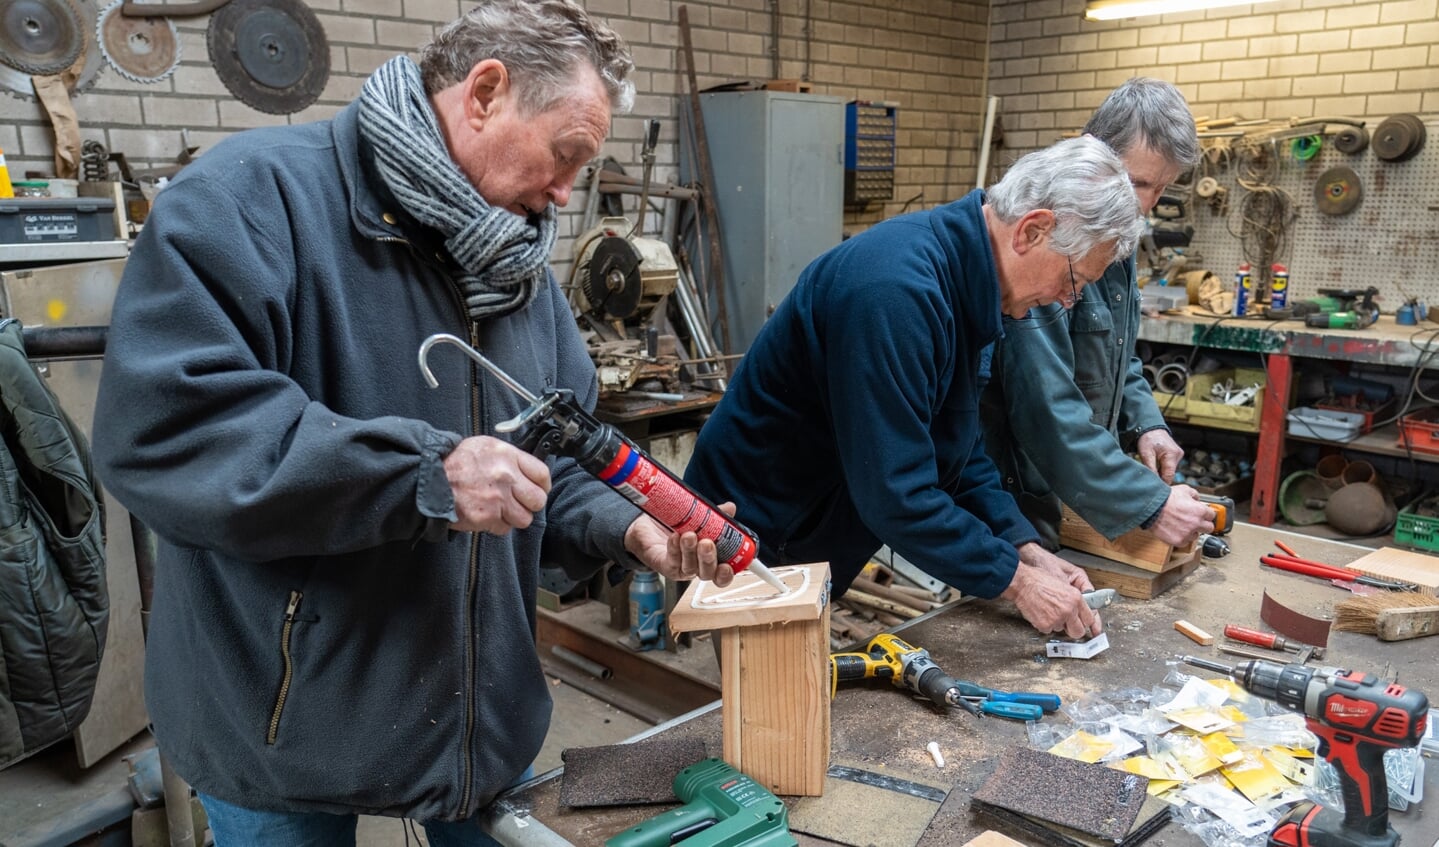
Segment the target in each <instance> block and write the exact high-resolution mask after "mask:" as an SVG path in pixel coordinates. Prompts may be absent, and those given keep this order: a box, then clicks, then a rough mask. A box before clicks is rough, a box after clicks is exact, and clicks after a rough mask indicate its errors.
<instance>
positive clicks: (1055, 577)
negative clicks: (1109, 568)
mask: <svg viewBox="0 0 1439 847" xmlns="http://www.w3.org/2000/svg"><path fill="white" fill-rule="evenodd" d="M999 596H1000V597H1002V598H1004V599H1005V600H1009V601H1011V602H1013V603H1014V605H1015V606H1018V607H1019V613H1020V614H1021V615H1023V616H1024V619H1025V620H1027V621H1029V625H1030V626H1032V627H1034V628H1035V629H1037V630H1039V631H1040V632H1042V633H1044V634H1045V635H1049V634H1051V633H1060V632H1062V633H1064V634H1065V635H1067V636H1069V637H1070V638H1085V637H1087V636H1089V635H1090V634H1091V633H1097V632H1100V631H1102V630H1103V628H1104V626H1103V624H1101V623H1100V622H1099V615H1097V614H1095V612H1094V610H1093V609H1091V608H1089V606H1087V605H1085V603H1084V595H1082V594H1081V593H1080V592H1079V589H1078V588H1075V587H1074V586H1073V585H1071V584H1070V583H1068V582H1066V581H1064V579H1063V578H1062V577H1061V576H1060V575H1059V574H1056V573H1054V572H1053V571H1050V570H1048V569H1045V568H1039V567H1035V566H1034V565H1027V564H1025V563H1024V562H1020V563H1019V567H1018V568H1017V569H1016V570H1015V572H1014V579H1013V580H1011V581H1010V583H1009V587H1008V588H1006V589H1004V593H1003V594H1000V595H999Z"/></svg>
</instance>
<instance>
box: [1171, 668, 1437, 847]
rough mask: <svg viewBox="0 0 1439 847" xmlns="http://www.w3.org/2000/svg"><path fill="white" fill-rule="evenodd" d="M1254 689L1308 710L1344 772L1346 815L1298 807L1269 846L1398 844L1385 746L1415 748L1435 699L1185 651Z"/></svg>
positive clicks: (1375, 682) (1377, 683)
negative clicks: (1231, 662)
mask: <svg viewBox="0 0 1439 847" xmlns="http://www.w3.org/2000/svg"><path fill="white" fill-rule="evenodd" d="M1184 661H1185V662H1187V663H1188V664H1191V665H1194V666H1195V667H1198V668H1205V669H1207V670H1211V671H1215V672H1216V673H1222V674H1224V675H1226V676H1228V677H1229V678H1230V679H1232V680H1234V681H1235V682H1237V683H1239V684H1240V685H1241V686H1243V687H1244V689H1245V690H1246V691H1249V692H1250V693H1252V694H1257V695H1259V696H1260V697H1265V698H1267V699H1270V700H1273V701H1274V702H1276V703H1278V704H1279V705H1281V706H1284V707H1285V708H1287V709H1293V710H1294V711H1296V712H1300V713H1302V714H1303V715H1304V719H1305V724H1306V725H1307V726H1308V727H1309V730H1310V731H1311V732H1313V733H1314V734H1315V735H1316V736H1318V737H1319V755H1321V756H1323V757H1324V758H1325V759H1326V760H1327V761H1328V762H1329V763H1330V764H1332V765H1333V766H1334V769H1335V770H1336V771H1337V772H1338V774H1339V788H1340V792H1341V793H1342V795H1343V797H1344V814H1343V815H1340V814H1339V813H1338V812H1335V811H1334V810H1332V809H1328V808H1325V807H1323V806H1320V805H1317V804H1315V803H1310V802H1304V803H1299V804H1298V805H1296V806H1295V807H1294V808H1292V809H1290V810H1289V812H1287V813H1286V814H1285V815H1284V817H1283V818H1281V819H1280V821H1279V825H1278V826H1276V827H1275V828H1274V830H1273V831H1272V832H1271V833H1270V834H1269V847H1394V845H1397V844H1398V843H1399V834H1398V833H1397V832H1395V831H1394V829H1393V827H1391V826H1390V825H1389V784H1388V781H1387V780H1386V779H1385V777H1384V751H1385V750H1389V749H1391V748H1399V747H1413V746H1415V745H1417V744H1418V743H1419V740H1420V739H1421V738H1422V737H1423V736H1424V725H1425V723H1426V722H1427V721H1428V718H1429V698H1428V697H1425V696H1424V694H1423V692H1420V691H1415V690H1414V689H1411V688H1405V687H1404V686H1402V685H1398V684H1395V683H1386V682H1383V681H1381V680H1380V679H1379V678H1377V677H1374V676H1371V675H1369V674H1366V673H1361V672H1359V671H1348V670H1318V669H1315V668H1311V667H1307V666H1305V665H1280V664H1277V663H1275V662H1262V661H1253V662H1241V663H1239V664H1237V665H1225V664H1221V663H1219V662H1211V661H1208V660H1207V659H1199V658H1195V657H1194V656H1185V657H1184Z"/></svg>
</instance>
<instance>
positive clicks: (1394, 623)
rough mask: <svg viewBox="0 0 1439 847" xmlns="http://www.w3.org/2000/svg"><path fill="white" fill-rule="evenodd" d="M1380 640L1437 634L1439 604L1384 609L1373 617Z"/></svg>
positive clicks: (1403, 639)
mask: <svg viewBox="0 0 1439 847" xmlns="http://www.w3.org/2000/svg"><path fill="white" fill-rule="evenodd" d="M1374 626H1375V628H1376V629H1377V630H1378V633H1379V640H1380V641H1407V640H1409V639H1410V638H1422V637H1424V636H1426V635H1439V606H1418V607H1415V608H1412V609H1385V610H1384V611H1382V612H1380V613H1379V614H1378V615H1376V616H1375V618H1374Z"/></svg>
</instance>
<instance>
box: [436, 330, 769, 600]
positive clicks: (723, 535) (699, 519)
mask: <svg viewBox="0 0 1439 847" xmlns="http://www.w3.org/2000/svg"><path fill="white" fill-rule="evenodd" d="M439 343H446V344H453V345H455V346H456V347H459V348H460V349H461V350H463V351H464V353H465V355H467V356H469V357H470V358H471V359H473V360H475V361H476V362H477V363H479V364H480V365H481V366H482V367H483V368H484V369H485V370H487V371H489V372H490V373H491V374H493V375H494V376H495V377H496V378H498V379H499V380H500V381H501V382H503V383H504V384H505V385H506V386H507V387H508V388H509V389H510V390H511V391H513V392H515V393H516V394H518V395H519V396H520V397H521V398H522V399H523V400H524V401H525V402H526V403H528V404H529V405H528V407H527V408H526V409H525V410H524V411H523V412H521V413H520V414H519V415H516V416H515V417H514V418H513V419H512V420H508V421H504V422H503V423H501V424H499V425H498V426H496V427H495V430H496V431H497V432H501V433H518V441H517V444H518V446H519V447H520V448H521V449H523V450H527V451H529V452H531V453H534V454H535V455H536V456H539V457H540V458H542V459H543V458H544V457H546V456H548V455H550V454H559V455H561V456H569V457H571V458H573V459H574V460H575V461H576V462H577V463H579V466H580V467H582V468H584V469H585V470H586V471H589V472H590V473H591V474H593V475H594V476H595V477H597V478H598V479H600V481H602V482H604V483H605V484H606V485H608V486H610V487H611V488H613V489H614V490H616V491H618V492H619V493H620V494H621V495H623V496H624V498H625V499H626V500H629V501H630V502H631V503H633V504H635V505H636V506H638V507H639V509H640V511H642V512H644V513H645V514H647V515H649V516H650V517H652V518H654V519H655V520H657V521H659V522H660V523H662V524H664V525H665V526H666V527H669V529H670V530H671V531H673V532H677V533H685V532H693V533H694V534H695V535H697V536H699V537H700V538H708V539H709V540H710V541H713V542H714V545H715V551H716V554H717V556H718V558H719V561H720V562H721V563H723V564H726V565H729V566H730V569H731V570H733V571H734V572H735V573H739V572H740V571H743V570H745V569H746V568H748V569H749V570H751V571H753V572H754V575H755V576H757V577H759V578H760V579H762V580H764V581H765V582H767V583H769V584H770V585H771V586H773V587H774V588H775V590H777V591H778V592H779V593H781V594H788V593H789V587H788V586H787V585H785V584H784V582H783V581H781V580H780V578H779V577H777V576H775V575H774V574H773V573H771V572H770V569H769V568H767V567H765V566H764V563H763V562H761V561H759V559H757V558H755V557H756V555H757V554H758V553H759V543H758V542H757V541H756V540H755V536H754V533H752V532H750V531H749V530H747V529H745V528H744V526H742V525H741V524H739V523H738V522H737V521H735V520H734V519H733V518H731V517H729V516H728V515H726V514H725V513H724V512H721V511H720V510H719V509H717V508H715V506H713V505H712V504H710V503H709V502H708V501H706V500H705V499H704V498H703V497H701V496H700V495H699V493H698V492H696V491H695V490H694V489H692V488H690V487H689V486H688V485H685V483H684V482H683V481H682V480H681V479H680V478H679V477H677V476H675V475H674V474H672V473H670V472H669V471H668V470H665V468H664V467H662V466H661V465H659V464H658V463H656V462H655V461H654V460H653V459H651V458H650V457H649V455H648V454H646V453H645V451H644V450H642V449H640V446H639V445H638V444H635V443H634V442H633V441H631V440H629V439H628V438H626V437H625V436H624V435H622V434H620V431H619V430H617V429H615V428H614V427H612V426H610V425H609V424H607V423H604V422H603V421H601V420H599V419H598V418H596V417H595V416H594V415H591V414H590V413H589V412H587V411H585V409H584V407H583V406H581V405H580V404H579V403H578V402H576V400H575V396H574V392H572V391H570V390H568V389H554V388H551V389H547V390H546V391H545V393H544V394H543V395H542V396H536V395H535V394H534V393H533V392H531V391H530V390H529V389H528V388H525V387H524V386H523V385H521V384H520V383H518V382H516V381H515V379H514V377H512V376H510V375H509V374H508V373H505V371H503V370H502V369H501V368H500V367H499V366H498V365H496V364H495V363H494V362H491V361H490V360H489V359H487V358H485V357H484V355H483V354H481V353H480V352H479V351H478V350H476V349H475V348H473V347H471V346H470V345H468V344H466V343H465V342H464V341H462V340H460V339H459V338H457V337H455V336H453V335H449V334H447V333H440V334H437V335H432V336H430V337H429V338H427V339H425V341H424V343H423V344H421V345H420V371H421V373H423V374H424V376H425V381H426V382H427V383H429V385H430V387H431V388H436V387H438V386H439V384H440V383H439V380H437V379H435V376H434V374H433V373H432V372H431V371H430V366H429V363H428V357H429V352H430V349H431V348H433V347H434V346H435V345H436V344H439Z"/></svg>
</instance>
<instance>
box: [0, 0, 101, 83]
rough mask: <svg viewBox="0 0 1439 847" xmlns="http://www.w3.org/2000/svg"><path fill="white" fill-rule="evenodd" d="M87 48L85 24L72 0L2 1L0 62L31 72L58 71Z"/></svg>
mask: <svg viewBox="0 0 1439 847" xmlns="http://www.w3.org/2000/svg"><path fill="white" fill-rule="evenodd" d="M84 49H85V28H84V25H83V24H82V23H81V21H80V13H79V12H78V11H76V10H75V7H74V6H72V5H70V0H7V2H5V3H4V4H3V5H0V62H4V63H5V64H6V65H9V66H10V67H11V68H14V69H15V70H17V71H19V72H21V73H23V74H27V75H31V76H49V75H50V74H58V73H60V72H61V71H63V70H65V69H66V68H68V67H70V66H71V65H73V64H75V60H76V59H78V58H79V57H80V51H81V50H84Z"/></svg>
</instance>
